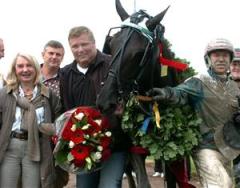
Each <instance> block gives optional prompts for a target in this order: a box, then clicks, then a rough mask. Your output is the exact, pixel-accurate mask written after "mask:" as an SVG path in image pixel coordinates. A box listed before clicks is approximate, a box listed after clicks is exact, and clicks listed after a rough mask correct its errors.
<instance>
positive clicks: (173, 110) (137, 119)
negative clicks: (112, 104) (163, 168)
mask: <svg viewBox="0 0 240 188" xmlns="http://www.w3.org/2000/svg"><path fill="white" fill-rule="evenodd" d="M139 105H141V104H140V103H139V101H138V99H137V98H136V96H134V95H131V97H130V99H129V101H128V102H127V104H126V107H125V111H124V114H123V118H122V128H123V130H124V131H125V132H126V133H127V134H128V135H129V136H130V137H131V138H132V141H133V144H134V145H136V146H142V147H144V148H147V149H148V150H149V152H150V155H151V156H153V157H154V158H155V159H163V160H165V161H171V160H176V159H178V158H180V157H183V156H186V155H189V154H191V151H192V150H193V148H194V147H195V146H197V145H198V142H199V140H200V139H201V135H200V132H199V125H200V124H201V119H200V118H198V116H197V115H196V113H195V112H194V111H193V110H192V109H191V107H190V106H183V107H176V106H169V107H167V108H164V110H162V109H161V110H160V116H161V119H160V128H158V127H157V126H156V122H155V117H154V114H153V113H152V115H151V116H150V118H151V120H150V123H149V125H148V128H147V131H146V132H144V131H142V129H141V127H142V124H143V122H144V120H145V119H146V118H147V116H146V115H145V114H143V112H142V111H141V109H140V108H139Z"/></svg>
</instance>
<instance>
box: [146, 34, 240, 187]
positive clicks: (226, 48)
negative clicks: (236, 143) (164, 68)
mask: <svg viewBox="0 0 240 188" xmlns="http://www.w3.org/2000/svg"><path fill="white" fill-rule="evenodd" d="M233 57H234V48H233V45H232V44H231V43H230V42H229V41H228V40H226V39H222V38H218V39H215V40H213V41H211V42H209V44H208V45H207V47H206V50H205V54H204V60H205V64H206V65H207V68H208V74H198V75H196V76H193V77H191V78H189V79H187V80H186V81H185V82H184V83H183V84H180V85H178V86H177V87H174V88H171V87H166V88H154V89H152V90H151V91H149V95H151V96H153V100H155V101H158V102H161V101H165V102H169V103H172V104H179V105H184V104H190V105H191V106H192V107H193V108H194V110H195V111H196V112H197V114H198V115H199V117H200V118H201V119H202V123H201V125H200V127H199V128H200V133H201V135H202V139H201V140H200V142H199V145H198V147H197V148H196V149H195V150H194V151H193V159H194V162H195V165H196V169H197V171H198V174H199V176H200V182H201V184H202V186H203V187H204V188H209V187H214V188H223V187H224V188H230V187H233V181H232V175H231V172H232V168H231V161H232V160H233V159H234V158H236V157H237V156H238V155H239V154H240V149H239V150H238V149H234V148H233V147H230V146H229V145H228V144H226V142H225V140H224V139H223V127H224V125H225V124H226V123H227V122H229V121H231V120H232V117H233V114H234V113H235V112H236V111H237V110H238V101H237V97H236V96H237V95H239V92H240V90H239V88H238V86H237V84H236V82H234V81H233V80H231V79H229V78H228V74H227V73H228V71H229V65H230V62H231V61H232V60H233Z"/></svg>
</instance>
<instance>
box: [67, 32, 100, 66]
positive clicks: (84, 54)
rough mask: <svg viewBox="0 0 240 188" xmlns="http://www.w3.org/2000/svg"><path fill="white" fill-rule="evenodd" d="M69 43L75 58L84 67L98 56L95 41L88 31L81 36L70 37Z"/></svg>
mask: <svg viewBox="0 0 240 188" xmlns="http://www.w3.org/2000/svg"><path fill="white" fill-rule="evenodd" d="M69 45H70V48H71V50H72V53H73V56H74V58H75V60H76V61H77V63H78V64H79V65H80V66H81V67H83V68H87V67H88V66H89V64H90V63H92V61H93V60H94V59H95V57H96V54H97V49H96V46H95V43H94V41H92V40H91V39H90V37H89V36H88V34H87V33H83V34H82V35H80V36H79V37H74V38H70V39H69Z"/></svg>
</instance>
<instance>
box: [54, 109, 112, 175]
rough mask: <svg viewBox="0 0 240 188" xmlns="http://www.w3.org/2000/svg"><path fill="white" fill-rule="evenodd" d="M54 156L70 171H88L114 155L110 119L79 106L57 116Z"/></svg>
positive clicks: (60, 164)
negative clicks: (112, 153)
mask: <svg viewBox="0 0 240 188" xmlns="http://www.w3.org/2000/svg"><path fill="white" fill-rule="evenodd" d="M55 125H56V139H55V142H56V146H55V148H54V157H55V161H56V163H57V165H59V166H60V167H61V168H63V169H64V170H66V171H68V172H72V173H88V172H91V171H93V170H98V169H99V168H101V162H102V161H104V160H106V159H107V158H108V157H109V156H110V143H111V132H110V131H109V130H108V128H109V121H108V119H107V118H106V117H104V116H102V115H101V113H100V112H99V111H98V110H96V109H95V108H92V107H86V106H83V107H77V108H75V109H73V110H70V111H67V112H65V113H64V114H62V115H61V116H60V117H58V118H57V120H56V121H55Z"/></svg>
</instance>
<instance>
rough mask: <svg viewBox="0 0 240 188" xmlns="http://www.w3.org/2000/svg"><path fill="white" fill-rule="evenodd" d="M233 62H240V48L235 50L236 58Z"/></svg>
mask: <svg viewBox="0 0 240 188" xmlns="http://www.w3.org/2000/svg"><path fill="white" fill-rule="evenodd" d="M232 61H240V48H235V51H234V58H233V60H232Z"/></svg>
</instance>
